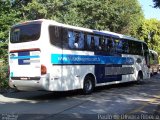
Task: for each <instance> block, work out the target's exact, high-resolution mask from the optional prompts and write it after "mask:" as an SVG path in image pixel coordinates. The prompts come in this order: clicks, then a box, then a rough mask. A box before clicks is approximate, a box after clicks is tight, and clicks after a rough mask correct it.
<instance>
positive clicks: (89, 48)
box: [87, 35, 94, 50]
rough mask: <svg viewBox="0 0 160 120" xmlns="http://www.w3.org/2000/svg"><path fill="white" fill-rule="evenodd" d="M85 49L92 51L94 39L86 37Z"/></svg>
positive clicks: (89, 36)
mask: <svg viewBox="0 0 160 120" xmlns="http://www.w3.org/2000/svg"><path fill="white" fill-rule="evenodd" d="M87 48H88V50H94V37H93V36H91V35H87Z"/></svg>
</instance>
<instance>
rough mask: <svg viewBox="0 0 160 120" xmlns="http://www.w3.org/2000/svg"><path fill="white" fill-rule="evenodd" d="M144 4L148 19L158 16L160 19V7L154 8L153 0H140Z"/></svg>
mask: <svg viewBox="0 0 160 120" xmlns="http://www.w3.org/2000/svg"><path fill="white" fill-rule="evenodd" d="M138 1H139V2H140V4H141V6H142V9H143V12H144V16H145V18H146V19H150V18H156V19H158V20H160V8H159V9H158V8H153V0H138Z"/></svg>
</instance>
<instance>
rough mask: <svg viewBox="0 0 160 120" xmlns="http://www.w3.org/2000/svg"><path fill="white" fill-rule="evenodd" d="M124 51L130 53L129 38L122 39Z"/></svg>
mask: <svg viewBox="0 0 160 120" xmlns="http://www.w3.org/2000/svg"><path fill="white" fill-rule="evenodd" d="M122 53H125V54H128V53H129V45H128V41H127V40H122Z"/></svg>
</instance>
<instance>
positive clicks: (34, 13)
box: [24, 0, 144, 34]
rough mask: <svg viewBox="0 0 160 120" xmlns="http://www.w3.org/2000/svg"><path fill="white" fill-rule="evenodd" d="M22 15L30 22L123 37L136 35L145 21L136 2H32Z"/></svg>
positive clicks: (86, 0) (100, 0) (44, 0)
mask: <svg viewBox="0 0 160 120" xmlns="http://www.w3.org/2000/svg"><path fill="white" fill-rule="evenodd" d="M24 14H25V17H26V19H29V20H30V19H40V18H47V19H53V20H57V21H59V22H63V23H67V24H71V25H76V26H81V27H87V28H91V29H99V30H109V31H113V32H118V33H125V34H135V32H134V31H135V30H134V29H136V28H137V26H138V25H139V24H140V23H141V21H142V19H143V18H144V17H143V13H142V9H141V7H140V5H139V3H138V1H137V0H132V1H128V0H123V2H122V1H121V0H114V1H113V0H107V1H106V0H77V1H76V0H32V2H30V3H28V4H27V5H26V6H25V7H24Z"/></svg>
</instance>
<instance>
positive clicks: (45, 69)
mask: <svg viewBox="0 0 160 120" xmlns="http://www.w3.org/2000/svg"><path fill="white" fill-rule="evenodd" d="M46 73H47V68H46V66H45V65H41V75H44V74H46Z"/></svg>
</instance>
